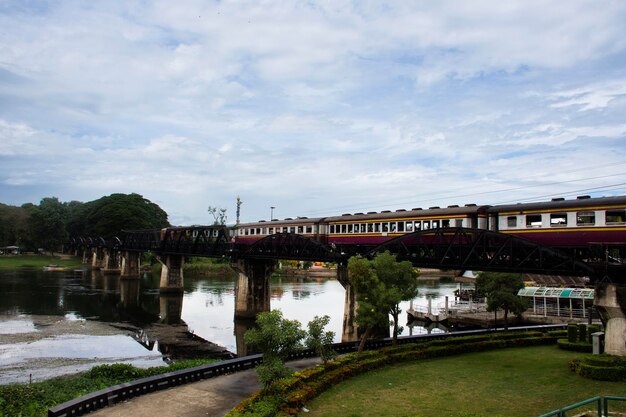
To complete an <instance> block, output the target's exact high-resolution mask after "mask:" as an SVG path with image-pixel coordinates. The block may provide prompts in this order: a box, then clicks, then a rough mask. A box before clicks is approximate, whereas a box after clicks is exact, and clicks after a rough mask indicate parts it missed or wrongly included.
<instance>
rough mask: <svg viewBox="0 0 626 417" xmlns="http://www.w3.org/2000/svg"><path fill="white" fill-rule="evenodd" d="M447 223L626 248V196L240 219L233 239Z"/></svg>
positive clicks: (370, 237) (371, 235)
mask: <svg viewBox="0 0 626 417" xmlns="http://www.w3.org/2000/svg"><path fill="white" fill-rule="evenodd" d="M448 227H466V228H474V229H489V230H493V231H498V232H501V233H506V234H512V235H516V236H519V237H522V238H526V239H530V240H533V241H535V242H537V243H541V244H545V245H549V246H561V247H571V248H581V247H586V246H588V245H590V244H596V243H603V244H610V245H615V246H623V247H626V196H619V197H600V198H591V197H589V196H580V197H578V198H576V199H570V200H566V199H562V198H558V199H553V200H552V201H548V202H539V203H518V204H507V205H497V206H487V205H480V206H477V205H475V204H466V205H465V206H462V207H459V206H448V207H446V208H440V207H430V208H428V209H422V208H413V209H411V210H396V211H394V212H392V211H382V212H368V213H355V214H343V215H341V216H335V217H321V218H306V217H298V218H295V219H291V218H288V219H285V220H271V221H259V222H257V223H246V224H241V225H240V226H239V227H238V228H237V229H236V230H235V240H236V242H237V243H242V244H252V243H254V242H256V241H257V240H259V239H262V238H264V237H266V236H269V235H272V234H275V233H295V234H301V235H303V236H306V237H309V238H311V239H314V240H316V241H318V242H320V243H325V244H331V245H337V246H338V245H363V246H375V245H379V244H382V243H384V242H385V241H387V240H389V239H392V238H394V237H397V236H401V235H404V234H408V233H413V232H416V231H419V230H428V229H438V228H448Z"/></svg>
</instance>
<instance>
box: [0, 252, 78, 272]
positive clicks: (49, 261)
mask: <svg viewBox="0 0 626 417" xmlns="http://www.w3.org/2000/svg"><path fill="white" fill-rule="evenodd" d="M46 265H59V266H63V267H66V268H80V267H82V266H83V264H82V259H80V258H77V257H74V256H71V257H69V256H67V255H64V256H62V257H61V256H48V255H17V256H0V268H11V269H14V268H43V267H44V266H46Z"/></svg>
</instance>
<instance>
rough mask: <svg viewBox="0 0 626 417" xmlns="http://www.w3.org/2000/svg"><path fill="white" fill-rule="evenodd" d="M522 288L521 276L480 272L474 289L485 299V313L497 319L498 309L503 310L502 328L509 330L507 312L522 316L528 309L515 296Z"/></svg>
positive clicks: (521, 300) (523, 301) (524, 301)
mask: <svg viewBox="0 0 626 417" xmlns="http://www.w3.org/2000/svg"><path fill="white" fill-rule="evenodd" d="M521 288H524V281H523V280H522V275H521V274H513V273H508V272H506V273H505V272H481V273H479V274H478V277H477V278H476V289H477V290H479V291H481V292H482V293H483V294H484V295H485V296H486V297H487V311H493V312H494V315H496V317H497V313H498V310H499V309H502V310H504V328H505V329H508V328H509V312H511V313H513V314H522V313H523V312H524V311H525V310H526V308H527V307H528V306H527V304H526V300H524V299H523V298H522V297H519V296H518V295H517V293H518V291H519V290H520V289H521Z"/></svg>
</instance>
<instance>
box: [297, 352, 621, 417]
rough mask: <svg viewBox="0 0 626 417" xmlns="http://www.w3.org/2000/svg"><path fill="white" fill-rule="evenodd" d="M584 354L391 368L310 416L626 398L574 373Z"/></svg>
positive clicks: (420, 415) (504, 412)
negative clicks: (570, 365)
mask: <svg viewBox="0 0 626 417" xmlns="http://www.w3.org/2000/svg"><path fill="white" fill-rule="evenodd" d="M581 356H583V354H580V353H576V352H569V351H565V350H560V349H558V348H557V347H556V346H540V347H529V348H511V349H501V350H494V351H488V352H480V353H468V354H464V355H460V356H453V357H447V358H437V359H430V360H422V361H416V362H413V363H408V364H407V363H405V364H400V365H397V366H389V367H386V368H383V369H381V370H377V371H373V372H369V373H366V374H363V375H360V376H358V377H355V378H352V379H349V380H347V381H345V382H343V383H341V384H340V385H337V386H335V387H333V388H332V389H330V390H328V391H326V392H324V393H323V394H322V395H320V396H319V397H317V398H316V399H315V400H313V401H312V402H311V403H310V404H308V405H307V408H308V409H309V410H310V412H309V413H306V415H307V416H310V417H314V416H315V417H321V416H324V417H330V416H341V417H367V416H390V417H394V416H396V417H408V416H410V417H429V416H437V417H445V416H450V417H482V416H507V417H508V416H519V417H529V416H539V415H541V414H545V413H547V412H550V411H552V410H554V409H558V408H560V407H563V406H566V405H570V404H573V403H577V402H579V401H582V400H585V399H587V398H590V397H593V396H596V395H619V396H626V384H624V382H603V381H592V380H589V379H585V378H582V377H580V376H578V375H576V374H575V373H574V372H571V371H570V370H569V368H568V365H567V364H568V361H569V360H570V359H572V358H576V357H581ZM624 405H626V404H624V403H622V406H621V408H622V409H623V408H624ZM571 413H572V414H571V415H575V414H576V413H574V412H571ZM302 415H304V414H302ZM568 415H569V414H568Z"/></svg>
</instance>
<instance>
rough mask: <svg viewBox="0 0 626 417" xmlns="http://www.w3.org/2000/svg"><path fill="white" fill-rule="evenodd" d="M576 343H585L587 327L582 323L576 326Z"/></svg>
mask: <svg viewBox="0 0 626 417" xmlns="http://www.w3.org/2000/svg"><path fill="white" fill-rule="evenodd" d="M578 341H580V342H585V341H587V325H586V324H583V323H579V324H578Z"/></svg>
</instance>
